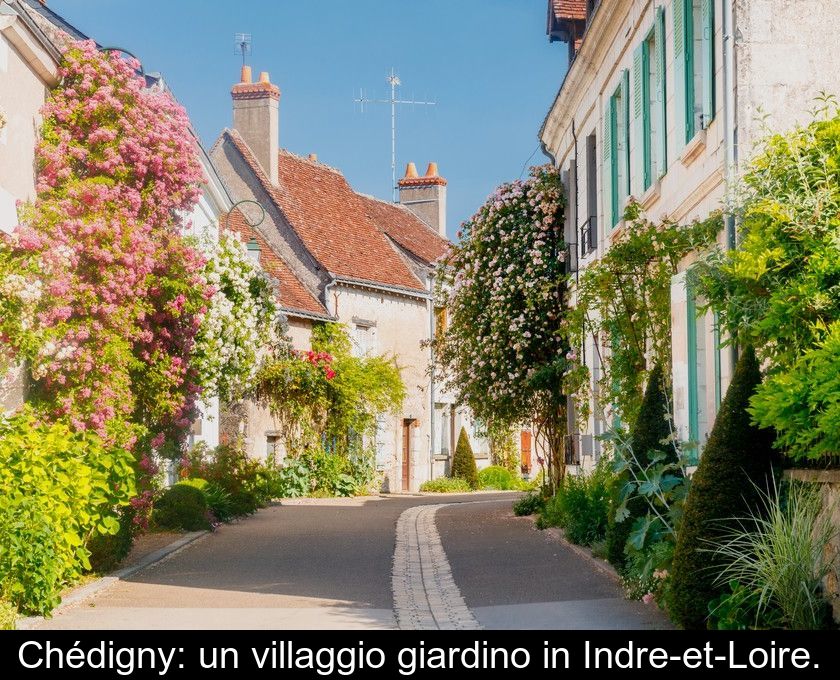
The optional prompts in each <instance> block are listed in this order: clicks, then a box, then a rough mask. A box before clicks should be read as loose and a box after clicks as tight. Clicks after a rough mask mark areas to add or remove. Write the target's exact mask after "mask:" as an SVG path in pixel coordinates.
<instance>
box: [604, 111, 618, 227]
mask: <svg viewBox="0 0 840 680" xmlns="http://www.w3.org/2000/svg"><path fill="white" fill-rule="evenodd" d="M605 103H606V106H605V107H604V135H603V137H602V139H601V146H602V147H603V149H604V153H603V157H604V158H603V161H604V165H603V178H602V187H601V197H602V198H603V203H604V223H605V224H609V225H610V227H612V226H614V224H615V223H614V222H613V221H612V219H613V202H612V195H613V181H612V176H613V150H612V147H613V138H612V127H613V118H614V116H613V108H614V107H615V101H614V100H613V98H612V97H609V98H607V101H606V102H605Z"/></svg>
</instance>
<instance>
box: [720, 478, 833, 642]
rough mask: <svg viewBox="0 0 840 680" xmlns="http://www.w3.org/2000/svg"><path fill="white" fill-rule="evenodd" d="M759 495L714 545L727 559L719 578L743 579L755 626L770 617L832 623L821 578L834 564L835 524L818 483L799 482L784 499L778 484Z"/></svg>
mask: <svg viewBox="0 0 840 680" xmlns="http://www.w3.org/2000/svg"><path fill="white" fill-rule="evenodd" d="M760 496H761V498H760V500H759V502H758V504H757V506H756V507H754V508H750V509H749V510H748V512H747V513H746V515H741V516H738V517H733V518H730V520H731V521H730V526H731V528H730V529H729V530H728V531H727V532H726V533H725V534H724V536H723V539H722V541H720V543H719V545H718V546H717V548H716V549H715V555H716V557H718V558H719V559H720V560H721V562H722V564H723V569H722V570H721V571H720V573H719V575H718V577H717V581H716V583H717V584H718V585H722V584H725V583H727V582H730V583H731V582H732V581H734V582H735V583H737V584H740V586H741V587H742V588H743V589H744V590H745V592H746V596H747V598H748V600H747V602H746V603H743V605H744V606H746V605H748V604H749V605H753V606H754V607H753V609H752V611H751V612H750V613H752V614H753V616H754V617H755V618H754V620H753V625H755V626H758V625H760V622H761V621H762V620H767V619H768V618H771V619H772V620H774V621H775V622H776V623H777V624H778V622H781V624H782V625H783V626H784V627H788V628H793V629H795V630H816V629H820V628H824V627H826V626H827V625H830V623H831V615H830V609H829V607H828V604H827V602H826V600H825V598H824V596H823V592H822V581H823V578H824V577H825V576H826V575H827V574H828V573H829V572H830V571H831V569H832V564H831V561H830V560H829V559H828V558H827V557H826V552H825V546H826V545H827V544H828V543H829V541H831V539H832V537H833V536H835V535H836V528H835V527H833V526H832V524H831V518H830V517H829V516H828V514H826V513H823V512H822V501H821V498H820V489H819V487H817V486H816V485H808V484H797V483H794V484H793V485H791V487H790V488H789V490H788V496H787V498H786V499H784V501H783V500H782V497H781V494H780V493H779V490H778V488H776V487H774V488H773V489H772V490H770V491H763V492H762V493H761V494H760Z"/></svg>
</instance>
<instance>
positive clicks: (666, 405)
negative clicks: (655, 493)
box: [606, 364, 677, 569]
mask: <svg viewBox="0 0 840 680" xmlns="http://www.w3.org/2000/svg"><path fill="white" fill-rule="evenodd" d="M669 391H670V390H669V389H668V387H667V383H666V380H665V375H664V373H663V371H662V367H661V366H660V365H659V364H657V365H656V366H654V368H653V370H652V371H651V372H650V377H649V379H648V384H647V388H646V389H645V395H644V399H643V400H642V403H641V406H640V407H639V411H638V416H637V417H636V422H635V423H634V424H633V428H632V429H631V431H630V451H631V452H632V454H633V455H634V456H635V457H636V460H635V461H633V460H630V461H628V463H629V465H630V466H631V467H635V468H639V467H640V466H644V465H646V464H648V463H649V462H650V461H651V460H652V459H653V458H654V457H655V456H657V455H664V456H665V460H666V461H670V462H676V459H677V454H676V451H675V449H674V447H673V446H672V445H670V444H669V443H667V442H668V441H669V440H670V437H671V422H670V420H669V416H670V412H671V411H670V399H669V396H668V392H669ZM629 482H630V473H629V471H625V472H622V473H621V474H619V475H618V476H617V477H616V478H615V479H614V481H613V483H612V488H611V493H610V495H611V498H612V505H613V508H617V507H618V506H619V505H620V502H621V496H622V494H623V493H627V486H628V484H629ZM626 507H627V511H628V513H629V514H628V515H627V517H625V518H623V519H621V520H617V519H616V516H615V511H613V512H612V513H610V517H609V522H608V524H607V537H606V538H607V559H608V560H609V561H610V563H611V564H612V565H613V566H614V567H615V568H616V569H622V568H624V566H625V565H626V563H627V555H626V553H625V547H626V545H627V539H628V538H629V537H630V532H631V531H632V529H633V525H634V523H635V522H636V520H637V519H639V518H640V517H644V516H645V515H646V514H647V511H648V502H647V501H646V500H645V499H644V498H643V497H642V496H640V495H637V494H636V495H634V496H633V497H632V498H630V499H629V500H628V501H627V505H626Z"/></svg>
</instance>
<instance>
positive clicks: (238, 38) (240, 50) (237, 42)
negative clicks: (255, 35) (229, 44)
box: [233, 33, 251, 66]
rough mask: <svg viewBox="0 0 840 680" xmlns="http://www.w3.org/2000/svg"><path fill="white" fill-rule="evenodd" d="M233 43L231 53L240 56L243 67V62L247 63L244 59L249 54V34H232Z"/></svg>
mask: <svg viewBox="0 0 840 680" xmlns="http://www.w3.org/2000/svg"><path fill="white" fill-rule="evenodd" d="M233 42H234V48H233V53H234V54H235V55H237V56H239V55H241V56H242V65H243V66H245V62H246V61H247V59H246V57H247V56H248V55H249V54H251V34H250V33H234V34H233Z"/></svg>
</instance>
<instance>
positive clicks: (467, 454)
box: [451, 427, 478, 489]
mask: <svg viewBox="0 0 840 680" xmlns="http://www.w3.org/2000/svg"><path fill="white" fill-rule="evenodd" d="M451 474H452V476H453V477H459V478H460V479H463V480H465V481H466V482H467V484H469V485H470V488H471V489H477V488H478V468H477V467H476V464H475V456H474V455H473V450H472V446H470V438H469V437H468V436H467V431H466V430H465V429H464V428H463V427H462V428H461V432H460V434H459V435H458V445H457V446H456V447H455V455H454V456H453V457H452V473H451Z"/></svg>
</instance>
